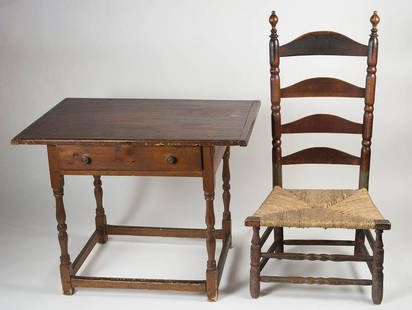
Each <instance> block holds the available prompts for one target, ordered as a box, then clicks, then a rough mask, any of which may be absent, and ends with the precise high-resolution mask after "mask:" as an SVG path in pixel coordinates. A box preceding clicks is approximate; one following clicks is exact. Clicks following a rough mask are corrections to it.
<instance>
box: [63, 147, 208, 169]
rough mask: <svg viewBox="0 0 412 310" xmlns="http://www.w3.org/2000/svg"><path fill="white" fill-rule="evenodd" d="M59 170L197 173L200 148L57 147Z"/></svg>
mask: <svg viewBox="0 0 412 310" xmlns="http://www.w3.org/2000/svg"><path fill="white" fill-rule="evenodd" d="M58 154H59V156H58V157H59V158H58V166H59V169H61V170H139V171H200V170H202V160H201V158H202V157H201V150H200V147H187V146H182V147H171V146H131V145H118V146H84V145H81V146H78V145H61V146H58Z"/></svg>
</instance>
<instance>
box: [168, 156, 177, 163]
mask: <svg viewBox="0 0 412 310" xmlns="http://www.w3.org/2000/svg"><path fill="white" fill-rule="evenodd" d="M166 161H167V162H168V163H169V164H171V165H174V164H175V163H177V158H176V157H174V156H172V155H169V156H167V158H166Z"/></svg>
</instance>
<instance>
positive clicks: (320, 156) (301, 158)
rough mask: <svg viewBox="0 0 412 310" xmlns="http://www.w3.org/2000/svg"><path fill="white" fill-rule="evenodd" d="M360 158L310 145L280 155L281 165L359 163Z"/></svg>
mask: <svg viewBox="0 0 412 310" xmlns="http://www.w3.org/2000/svg"><path fill="white" fill-rule="evenodd" d="M359 163H360V158H359V157H356V156H353V155H351V154H348V153H345V152H342V151H339V150H335V149H332V148H328V147H312V148H308V149H304V150H301V151H298V152H295V153H292V154H289V155H287V156H285V157H282V164H283V165H297V164H334V165H359Z"/></svg>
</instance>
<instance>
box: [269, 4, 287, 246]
mask: <svg viewBox="0 0 412 310" xmlns="http://www.w3.org/2000/svg"><path fill="white" fill-rule="evenodd" d="M269 23H270V24H271V25H272V29H271V34H270V41H269V51H270V54H269V57H270V59H269V60H270V90H271V96H270V97H271V105H272V107H271V110H272V116H271V125H272V126H271V127H272V163H273V164H272V167H273V174H272V175H273V180H272V183H273V187H275V186H280V187H282V147H281V145H282V141H281V135H282V125H281V124H282V123H281V116H280V100H281V99H280V76H279V72H280V70H279V40H278V34H277V29H276V25H277V23H278V17H277V15H276V13H275V12H274V11H273V12H272V14H271V16H270V17H269ZM273 234H274V236H275V242H276V247H275V252H277V253H282V252H283V248H284V247H283V227H275V229H274V230H273Z"/></svg>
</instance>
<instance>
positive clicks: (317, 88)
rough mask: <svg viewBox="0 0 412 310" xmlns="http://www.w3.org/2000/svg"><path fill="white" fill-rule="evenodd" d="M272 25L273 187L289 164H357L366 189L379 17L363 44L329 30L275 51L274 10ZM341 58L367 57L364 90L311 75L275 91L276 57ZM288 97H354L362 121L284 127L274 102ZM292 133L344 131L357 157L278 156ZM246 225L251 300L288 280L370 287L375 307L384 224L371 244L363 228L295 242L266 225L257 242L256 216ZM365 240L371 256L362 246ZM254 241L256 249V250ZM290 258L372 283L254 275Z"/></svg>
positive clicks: (327, 119)
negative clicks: (361, 265) (356, 141)
mask: <svg viewBox="0 0 412 310" xmlns="http://www.w3.org/2000/svg"><path fill="white" fill-rule="evenodd" d="M269 22H270V24H271V26H272V30H271V35H270V43H269V51H270V73H271V77H270V85H271V102H272V106H271V108H272V118H271V121H272V146H273V148H272V166H273V185H274V186H275V185H277V186H280V187H282V166H283V165H292V164H345V165H359V166H360V174H359V188H368V181H369V169H370V152H371V150H370V145H371V138H372V122H373V105H374V97H375V85H376V64H377V52H378V40H377V24H378V23H379V17H378V15H377V13H376V12H374V14H373V15H372V17H371V23H372V30H371V35H370V39H369V44H368V46H366V45H363V44H360V43H357V42H355V41H353V40H351V39H349V38H347V37H345V36H343V35H341V34H338V33H334V32H326V31H322V32H313V33H307V34H305V35H303V36H301V37H299V38H297V39H295V40H293V41H291V42H289V43H288V44H285V45H282V46H281V47H280V48H279V42H278V35H277V29H276V25H277V23H278V17H277V16H276V14H275V12H272V15H271V16H270V18H269ZM315 54H316V55H344V56H367V64H368V68H367V77H366V85H365V88H362V87H358V86H355V85H352V84H350V83H347V82H345V81H342V80H338V79H335V78H324V77H317V78H311V79H307V80H304V81H301V82H298V83H296V84H294V85H291V86H288V87H285V88H282V89H281V88H280V77H279V58H280V57H282V56H298V55H315ZM282 97H284V98H289V97H354V98H364V99H365V106H364V117H363V123H362V124H359V123H355V122H352V121H349V120H346V119H344V118H342V117H339V116H335V115H328V114H315V115H309V116H306V117H303V118H301V119H298V120H295V121H293V122H290V123H287V124H283V125H282V124H281V115H280V110H281V106H280V102H281V98H282ZM282 133H285V134H292V133H348V134H362V150H361V156H360V157H357V156H354V155H351V154H347V153H345V152H342V151H339V150H335V149H331V148H327V147H312V148H309V149H304V150H301V151H298V152H295V153H293V154H290V155H287V156H284V157H282V153H281V135H282ZM245 225H246V226H252V228H253V237H252V245H251V266H252V267H251V278H250V291H251V295H252V297H257V296H259V293H260V286H259V284H257V283H256V281H257V279H258V278H259V279H260V282H288V283H304V284H331V285H371V286H372V299H373V301H374V303H377V304H378V303H380V302H381V300H382V295H383V272H382V270H383V242H382V232H383V230H386V229H390V228H391V223H390V222H389V221H388V220H379V221H375V231H376V240H375V239H374V238H373V236H372V234H371V232H370V231H369V230H362V229H358V230H356V233H355V240H353V241H352V240H297V239H287V240H284V238H283V227H268V228H266V231H265V233H264V234H263V236H262V238H261V239H260V240H259V235H258V233H256V232H258V231H259V228H260V218H259V217H256V216H249V217H248V218H247V219H246V220H245ZM272 230H273V231H274V235H275V240H274V242H273V243H272V244H271V246H270V247H269V249H268V250H267V251H266V252H261V248H262V247H263V246H264V244H265V242H266V241H267V239H268V234H269V233H270V232H271V231H272ZM365 238H366V239H367V240H368V242H369V244H370V245H371V248H372V249H373V255H369V252H368V250H367V248H366V246H365ZM257 243H259V246H257ZM285 245H305V246H312V245H315V246H317V245H324V246H325V245H326V246H352V247H354V255H342V254H306V253H288V252H284V246H285ZM271 258H276V259H291V260H320V261H336V262H346V261H355V262H365V263H366V264H367V266H368V268H369V270H370V271H371V274H372V280H369V279H343V278H313V277H278V276H273V277H272V276H260V272H261V271H262V269H263V268H264V267H265V265H266V264H267V262H268V261H269V259H271ZM257 261H259V269H258V270H259V273H257V272H256V270H257V269H256V268H255V269H253V267H254V266H256V262H257Z"/></svg>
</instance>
